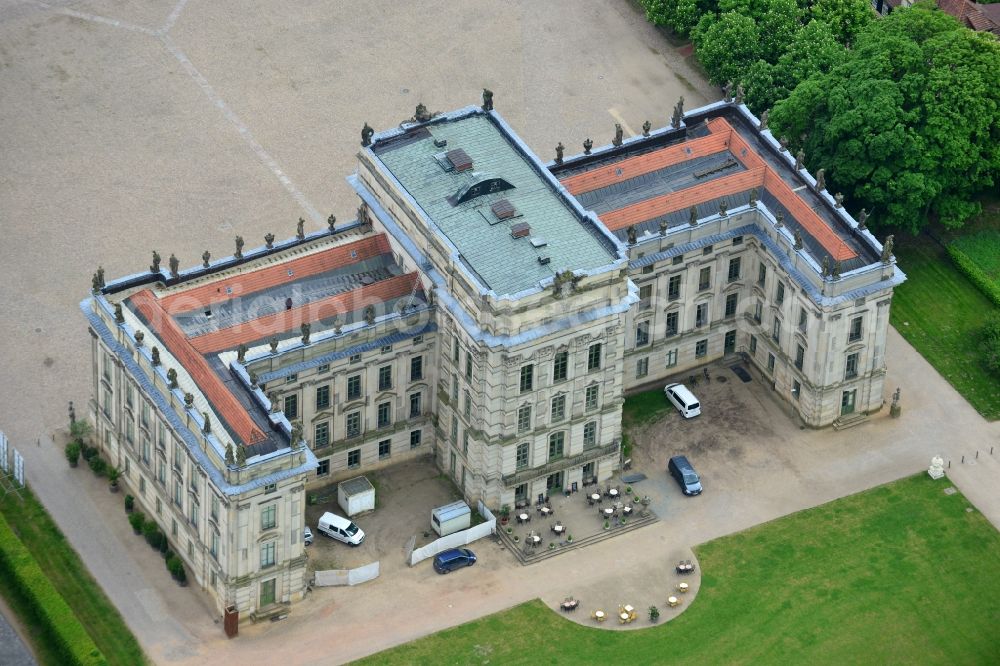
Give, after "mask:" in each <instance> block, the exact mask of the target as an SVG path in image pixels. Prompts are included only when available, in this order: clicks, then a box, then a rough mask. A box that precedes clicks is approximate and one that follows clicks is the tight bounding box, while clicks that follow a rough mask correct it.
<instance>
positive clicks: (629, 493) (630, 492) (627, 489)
mask: <svg viewBox="0 0 1000 666" xmlns="http://www.w3.org/2000/svg"><path fill="white" fill-rule="evenodd" d="M625 494H626V495H631V494H632V486H625Z"/></svg>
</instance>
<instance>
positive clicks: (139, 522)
mask: <svg viewBox="0 0 1000 666" xmlns="http://www.w3.org/2000/svg"><path fill="white" fill-rule="evenodd" d="M145 523H146V516H144V515H143V514H142V511H136V512H135V513H133V514H132V515H130V516H129V517H128V524H129V525H131V526H132V531H133V532H135V533H136V534H142V531H143V527H144V525H145Z"/></svg>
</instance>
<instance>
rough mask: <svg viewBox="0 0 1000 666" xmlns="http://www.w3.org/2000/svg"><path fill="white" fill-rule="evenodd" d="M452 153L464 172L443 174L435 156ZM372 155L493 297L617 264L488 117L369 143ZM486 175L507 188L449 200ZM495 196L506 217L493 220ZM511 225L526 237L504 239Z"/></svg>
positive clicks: (586, 224) (610, 248) (446, 122)
mask: <svg viewBox="0 0 1000 666" xmlns="http://www.w3.org/2000/svg"><path fill="white" fill-rule="evenodd" d="M435 141H436V142H438V145H435ZM441 141H447V145H446V146H442V145H441ZM456 148H462V149H463V150H464V151H465V152H466V153H467V154H468V155H469V157H470V158H471V159H472V169H470V170H466V171H463V172H458V171H457V170H456V169H452V170H450V171H446V170H445V166H446V165H447V160H446V159H443V158H441V157H436V156H440V154H441V153H445V152H447V151H449V150H454V149H456ZM373 152H374V153H375V154H376V156H377V157H378V158H379V159H380V160H381V161H382V163H383V164H384V165H385V167H386V168H387V169H388V170H389V171H390V172H391V173H392V175H393V177H395V178H396V180H397V181H399V183H400V184H401V185H402V186H403V188H404V189H406V191H407V192H408V193H409V194H410V196H411V197H413V199H414V200H415V201H416V202H417V204H418V205H419V206H420V208H421V209H422V210H423V211H424V213H426V215H427V216H428V217H429V218H430V220H431V222H433V224H434V225H436V226H437V227H438V228H439V229H440V230H441V232H442V233H443V234H444V235H445V236H447V238H448V240H450V241H451V243H452V244H453V245H454V246H455V247H456V248H457V249H458V251H459V253H460V254H461V259H462V261H463V263H465V265H467V266H468V267H469V268H471V269H472V271H473V273H474V274H475V275H477V276H478V277H479V278H480V279H481V281H482V282H483V283H484V285H485V286H486V287H487V288H489V289H491V290H493V291H494V292H496V293H498V294H514V293H517V292H520V291H522V290H525V289H529V288H532V287H535V286H536V285H537V284H538V282H539V281H540V280H543V279H545V278H549V277H551V276H553V275H554V274H555V273H556V272H557V271H560V270H563V269H567V268H569V269H583V270H588V269H595V268H599V267H601V266H605V265H608V264H610V263H612V262H613V261H615V260H616V259H618V257H617V255H616V254H615V251H614V248H613V246H612V245H611V244H610V243H608V242H602V239H600V238H599V236H600V234H601V231H600V230H598V229H594V228H591V227H592V226H593V224H592V223H591V222H590V221H589V220H587V219H586V218H585V217H582V216H581V215H579V214H578V213H577V212H576V211H574V210H573V209H572V208H571V207H570V206H569V205H568V204H567V202H566V201H565V200H564V199H563V198H562V196H560V194H559V193H558V192H557V191H556V188H555V187H554V185H553V183H552V182H550V181H549V180H548V179H547V178H543V177H542V175H541V173H540V172H539V169H541V168H542V167H541V166H540V164H536V163H535V162H533V160H532V158H531V157H530V156H528V155H527V154H526V153H525V152H523V151H522V150H521V149H520V147H519V146H518V145H517V144H515V143H514V141H513V140H511V139H510V138H509V137H508V136H506V134H505V133H504V131H503V130H502V129H501V128H500V127H499V126H498V124H497V123H495V122H494V121H493V120H492V118H491V117H490V116H489V115H485V114H473V115H467V116H463V117H460V118H449V119H447V120H444V121H439V122H434V123H431V124H428V125H424V126H421V127H416V128H412V129H409V130H407V131H406V133H405V134H403V135H401V136H398V137H395V138H392V139H389V140H386V141H382V142H376V144H375V145H374V146H373ZM490 178H498V179H503V180H504V181H506V182H507V183H509V184H510V185H513V188H512V189H505V190H502V191H500V190H497V191H492V192H490V193H487V194H482V195H481V196H477V197H474V198H471V199H468V200H466V201H464V202H463V203H457V202H456V195H457V194H458V193H459V191H460V190H463V188H467V187H468V186H470V185H472V184H474V183H476V182H482V181H485V180H487V179H490ZM500 187H502V185H500ZM485 189H486V190H488V191H489V190H491V189H494V188H490V187H486V188H485ZM501 199H507V200H508V201H510V203H511V204H512V205H513V206H514V208H515V209H516V211H517V214H516V215H515V216H514V217H511V218H509V219H504V220H499V219H498V218H497V216H496V215H495V214H494V213H493V211H492V210H491V206H492V205H493V204H494V203H496V202H497V201H499V200H501ZM518 223H527V224H529V225H530V226H531V233H530V234H529V236H527V237H524V238H513V237H512V236H511V227H512V226H513V225H514V224H518ZM531 237H542V238H544V239H545V240H546V241H547V245H545V246H544V247H540V248H536V247H534V246H533V245H532V244H531V242H530V238H531ZM539 257H548V258H549V263H547V264H543V263H540V262H539Z"/></svg>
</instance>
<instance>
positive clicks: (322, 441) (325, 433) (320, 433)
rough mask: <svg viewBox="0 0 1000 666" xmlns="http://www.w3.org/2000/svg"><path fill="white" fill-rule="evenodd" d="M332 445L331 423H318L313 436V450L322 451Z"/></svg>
mask: <svg viewBox="0 0 1000 666" xmlns="http://www.w3.org/2000/svg"><path fill="white" fill-rule="evenodd" d="M329 444H330V422H329V421H323V422H322V423H317V424H316V428H315V432H314V434H313V448H314V449H320V448H323V447H324V446H329Z"/></svg>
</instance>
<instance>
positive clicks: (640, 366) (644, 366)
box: [635, 358, 649, 377]
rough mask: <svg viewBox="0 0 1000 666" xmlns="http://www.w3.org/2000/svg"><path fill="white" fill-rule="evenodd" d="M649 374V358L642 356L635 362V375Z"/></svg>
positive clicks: (643, 375)
mask: <svg viewBox="0 0 1000 666" xmlns="http://www.w3.org/2000/svg"><path fill="white" fill-rule="evenodd" d="M648 374H649V359H648V358H640V359H639V360H638V361H636V362H635V376H636V377H645V376H646V375H648Z"/></svg>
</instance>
